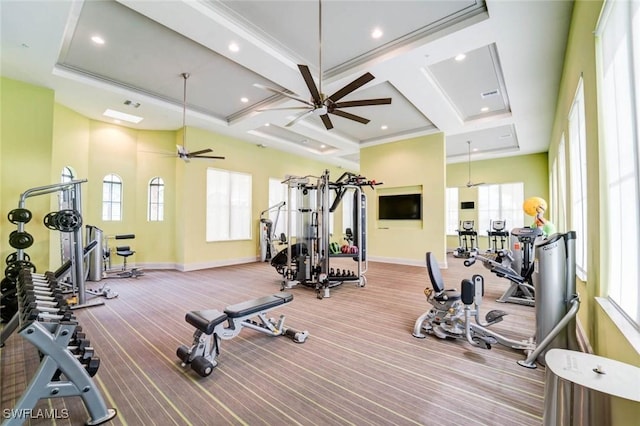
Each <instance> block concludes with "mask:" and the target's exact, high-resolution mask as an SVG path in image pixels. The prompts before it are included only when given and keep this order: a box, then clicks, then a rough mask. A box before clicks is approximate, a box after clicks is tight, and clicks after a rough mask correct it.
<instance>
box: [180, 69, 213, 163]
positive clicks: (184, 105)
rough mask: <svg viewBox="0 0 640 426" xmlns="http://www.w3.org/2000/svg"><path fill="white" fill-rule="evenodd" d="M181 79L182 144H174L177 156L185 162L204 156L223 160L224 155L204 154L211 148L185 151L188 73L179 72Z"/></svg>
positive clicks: (210, 150)
mask: <svg viewBox="0 0 640 426" xmlns="http://www.w3.org/2000/svg"><path fill="white" fill-rule="evenodd" d="M180 76H181V77H182V79H183V80H184V88H183V96H182V145H176V147H177V148H178V158H181V159H183V160H184V161H186V162H189V159H191V158H205V159H214V160H224V157H220V156H217V155H204V154H208V153H210V152H213V150H212V149H211V148H205V149H200V150H198V151H193V152H189V151H187V125H186V118H187V79H188V78H189V76H190V74H189V73H186V72H183V73H182V74H180Z"/></svg>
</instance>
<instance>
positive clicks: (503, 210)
mask: <svg viewBox="0 0 640 426" xmlns="http://www.w3.org/2000/svg"><path fill="white" fill-rule="evenodd" d="M493 191H497V194H496V195H495V196H494V197H491V196H490V194H491V192H493ZM513 191H515V193H514V194H513V199H511V200H509V198H510V196H509V193H510V192H513ZM523 203H524V183H523V182H511V183H500V184H492V185H482V186H479V187H478V224H477V229H485V230H490V229H491V227H490V221H492V220H504V221H505V222H506V227H507V230H510V229H513V228H522V227H523V226H524V225H525V222H524V211H523V210H522V204H523ZM532 221H533V219H532Z"/></svg>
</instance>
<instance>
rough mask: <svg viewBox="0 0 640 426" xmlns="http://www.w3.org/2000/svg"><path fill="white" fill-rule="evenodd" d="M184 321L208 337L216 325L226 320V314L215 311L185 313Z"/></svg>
mask: <svg viewBox="0 0 640 426" xmlns="http://www.w3.org/2000/svg"><path fill="white" fill-rule="evenodd" d="M184 319H185V320H186V321H187V322H188V323H189V324H191V325H192V326H194V327H195V328H197V329H198V330H200V331H202V332H203V333H204V334H207V335H209V334H211V333H213V330H214V329H215V328H216V326H217V325H218V324H220V323H221V322H223V321H224V320H226V319H227V314H224V313H222V312H220V311H219V310H217V309H207V310H205V311H191V312H187V315H185V317H184Z"/></svg>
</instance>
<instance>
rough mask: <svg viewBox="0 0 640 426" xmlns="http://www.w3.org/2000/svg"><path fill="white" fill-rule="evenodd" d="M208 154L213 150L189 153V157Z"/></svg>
mask: <svg viewBox="0 0 640 426" xmlns="http://www.w3.org/2000/svg"><path fill="white" fill-rule="evenodd" d="M208 152H213V150H212V149H211V148H207V149H201V150H200V151H193V152H189V153H187V155H188V156H190V157H195V156H197V155H200V154H206V153H208Z"/></svg>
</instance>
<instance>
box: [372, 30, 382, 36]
mask: <svg viewBox="0 0 640 426" xmlns="http://www.w3.org/2000/svg"><path fill="white" fill-rule="evenodd" d="M382 34H383V32H382V30H381V29H380V28H374V29H373V31H371V37H372V38H380V37H382Z"/></svg>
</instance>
